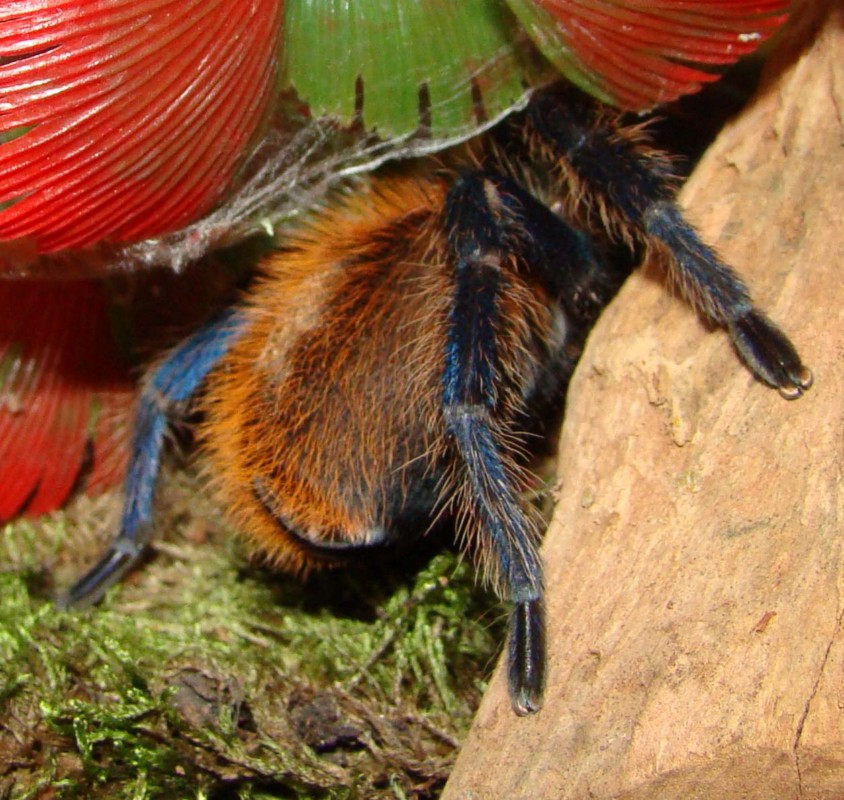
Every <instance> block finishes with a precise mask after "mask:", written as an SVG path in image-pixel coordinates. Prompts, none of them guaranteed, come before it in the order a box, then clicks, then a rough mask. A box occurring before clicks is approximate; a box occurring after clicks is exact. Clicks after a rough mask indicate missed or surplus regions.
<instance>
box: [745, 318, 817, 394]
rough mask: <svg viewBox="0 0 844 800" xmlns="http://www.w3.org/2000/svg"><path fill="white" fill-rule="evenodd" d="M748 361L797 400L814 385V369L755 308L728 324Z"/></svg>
mask: <svg viewBox="0 0 844 800" xmlns="http://www.w3.org/2000/svg"><path fill="white" fill-rule="evenodd" d="M729 330H730V335H731V336H732V338H733V342H734V343H735V346H736V349H737V350H738V352H739V354H740V355H741V357H742V358H743V359H744V361H745V363H746V364H747V365H748V366H749V367H750V369H751V370H752V371H753V373H754V374H755V375H756V376H757V377H758V378H759V379H760V380H763V381H764V382H765V383H767V384H769V385H771V386H774V387H775V388H777V389H778V390H779V393H780V394H781V395H782V396H783V397H784V398H785V399H786V400H796V399H797V398H798V397H800V396H802V394H803V392H805V391H806V390H807V389H809V388H810V387H811V385H812V372H811V370H810V369H809V368H808V367H806V366H804V365H803V362H802V361H801V360H800V356H799V355H798V353H797V350H796V349H795V347H794V345H793V344H792V343H791V342H790V341H789V339H788V337H787V336H786V335H785V334H784V333H783V332H782V331H781V330H780V329H779V328H778V327H777V326H776V325H774V323H773V322H771V321H770V320H769V319H767V318H766V317H765V315H764V314H762V312H761V311H757V310H756V309H752V310H750V311H748V312H747V313H746V314H743V315H742V316H740V317H739V318H738V319H736V320H735V321H733V322H731V323H730V325H729Z"/></svg>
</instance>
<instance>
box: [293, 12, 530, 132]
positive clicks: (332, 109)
mask: <svg viewBox="0 0 844 800" xmlns="http://www.w3.org/2000/svg"><path fill="white" fill-rule="evenodd" d="M517 30H518V26H517V23H516V22H515V20H514V18H513V17H512V15H511V14H510V12H509V10H508V9H507V8H506V6H505V5H504V3H502V2H499V1H498V0H460V1H459V2H442V1H441V0H418V2H411V3H409V2H407V0H355V2H349V0H288V2H287V4H286V8H285V32H284V50H283V53H282V64H283V67H282V74H283V80H284V82H285V84H287V85H289V86H291V87H292V88H293V89H295V91H296V92H297V93H298V95H299V97H301V98H302V99H303V100H305V101H306V102H307V103H308V104H309V105H310V108H311V111H312V113H313V114H314V115H315V116H324V115H330V116H334V117H338V118H339V119H340V120H341V121H342V122H344V123H346V124H350V123H352V122H355V121H361V122H362V123H363V125H364V126H365V127H366V128H367V129H372V130H374V131H375V132H376V133H377V134H378V135H379V136H380V137H381V138H382V139H394V138H401V137H404V136H407V135H409V134H413V133H420V134H422V135H430V136H431V137H432V138H433V139H440V138H447V139H456V138H460V137H461V136H465V135H466V133H467V132H468V131H471V130H473V129H476V128H478V127H479V126H480V125H482V124H483V123H484V122H486V121H488V120H493V119H495V118H496V117H498V116H500V115H501V114H502V113H504V112H505V111H506V110H508V109H509V108H512V107H513V106H514V105H515V104H516V103H518V102H519V100H520V99H521V98H522V97H523V96H524V93H525V85H526V82H527V80H528V78H529V75H530V72H531V67H530V65H529V59H528V58H526V57H525V55H524V53H523V52H522V51H521V49H520V47H519V45H517V44H516V43H515V39H516V37H515V36H514V32H515V31H517Z"/></svg>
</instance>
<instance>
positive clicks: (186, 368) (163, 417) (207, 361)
mask: <svg viewBox="0 0 844 800" xmlns="http://www.w3.org/2000/svg"><path fill="white" fill-rule="evenodd" d="M241 332H242V325H241V321H240V320H239V318H238V316H237V315H236V314H235V313H234V312H231V311H227V312H225V313H223V314H221V315H220V316H218V317H217V318H216V319H215V320H213V321H212V322H210V323H208V324H207V325H206V326H204V327H203V328H201V329H200V330H199V331H197V332H196V333H195V334H194V335H193V336H191V337H190V338H189V339H187V340H186V341H185V342H183V343H182V344H181V345H179V346H178V347H176V348H175V349H174V350H173V351H172V352H171V353H170V354H169V355H168V356H167V357H166V358H165V360H164V361H162V362H161V363H160V364H159V365H158V367H156V368H155V369H154V370H153V371H152V372H151V373H150V375H149V376H148V378H147V381H146V384H145V386H144V388H143V391H142V393H141V396H140V399H139V401H138V408H137V416H136V419H135V431H134V435H133V437H132V451H131V457H130V461H129V470H128V473H127V476H126V488H125V498H124V502H123V512H122V516H121V520H120V529H119V531H118V533H117V536H116V537H115V539H114V541H113V542H112V543H111V545H110V547H109V549H108V550H107V551H106V552H105V554H104V555H103V556H102V557H101V558H100V560H99V561H98V562H97V563H96V564H95V565H94V566H93V567H92V568H91V569H90V570H89V571H88V572H87V573H86V574H85V575H84V576H83V577H82V578H80V579H79V580H78V581H76V583H74V584H73V586H71V588H70V589H69V590H68V591H67V592H66V593H65V594H64V595H62V596H61V597H59V598H58V601H57V602H58V605H59V606H60V607H62V608H69V607H71V606H86V605H91V604H93V603H96V602H97V601H99V600H100V599H101V598H102V597H103V595H104V594H105V592H106V591H107V590H108V589H109V588H110V587H111V586H113V585H114V584H115V583H117V582H118V581H119V580H120V579H121V578H122V577H123V576H124V575H125V574H126V573H127V572H128V571H129V570H130V569H131V568H132V567H133V566H134V565H135V564H136V563H137V562H138V560H139V559H140V558H141V556H142V555H143V552H144V550H145V548H146V547H147V545H148V544H149V541H150V537H151V535H152V508H153V495H154V492H155V484H156V480H157V478H158V473H159V470H160V466H161V452H162V449H163V447H164V443H165V438H166V432H167V427H168V424H169V421H170V417H171V416H172V415H173V414H174V413H176V412H178V411H179V410H180V409H182V408H183V407H184V406H185V405H186V404H187V403H188V402H189V401H190V399H191V397H192V396H193V394H194V393H195V392H196V390H197V389H198V388H199V386H200V384H201V383H202V382H203V380H204V379H205V377H206V376H207V375H208V373H209V372H210V371H211V369H213V368H214V366H215V365H216V364H217V362H218V361H219V360H220V358H221V357H222V356H223V355H224V354H225V352H226V351H227V350H228V348H229V347H230V346H231V344H232V343H233V342H234V341H235V340H236V339H237V337H238V336H239V335H240V333H241Z"/></svg>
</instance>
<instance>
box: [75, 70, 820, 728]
mask: <svg viewBox="0 0 844 800" xmlns="http://www.w3.org/2000/svg"><path fill="white" fill-rule="evenodd" d="M430 165H431V161H430V160H428V161H427V162H424V169H417V170H415V171H414V170H413V169H412V168H408V169H405V170H404V171H402V172H400V173H398V174H395V171H394V173H393V174H391V175H387V176H385V177H381V178H376V179H374V180H373V181H372V183H371V184H370V185H369V186H368V188H366V189H364V190H362V191H360V192H356V193H351V194H349V195H347V196H346V197H345V199H341V200H340V201H339V202H337V203H335V204H334V205H331V206H329V207H328V208H326V209H324V210H322V211H320V212H319V213H318V214H316V215H315V216H314V217H313V218H312V220H311V221H310V222H309V223H308V224H307V225H306V226H305V227H304V228H303V229H302V230H300V231H299V232H298V233H295V234H294V235H292V236H291V237H290V238H289V240H287V241H286V242H285V243H284V245H283V247H282V249H280V250H278V251H277V252H276V253H275V254H274V255H272V256H271V257H269V258H268V259H267V260H266V262H265V263H264V265H263V270H262V274H261V276H260V277H259V279H258V280H257V281H256V283H255V285H254V287H253V288H252V289H251V290H250V291H249V292H248V293H247V294H246V296H245V297H244V298H243V300H242V302H240V303H239V304H238V305H237V307H235V308H233V309H231V310H229V311H227V312H225V313H224V314H223V315H222V316H220V317H218V318H217V319H216V320H214V321H213V322H211V323H210V324H208V325H207V326H206V327H205V328H203V329H202V330H200V331H199V332H197V333H196V334H194V335H193V336H191V337H190V338H189V339H188V340H187V341H185V342H184V343H183V344H181V345H180V346H178V347H176V348H175V349H174V350H173V351H172V352H171V353H170V354H169V356H168V357H166V358H165V359H164V360H163V361H162V362H161V363H159V364H158V366H156V367H155V368H154V369H153V370H152V371H151V373H150V374H149V376H148V378H147V380H146V383H145V389H144V391H143V395H142V399H141V402H140V406H139V409H138V417H137V422H136V429H135V435H134V445H133V457H132V461H131V465H130V471H129V476H128V481H127V486H126V500H125V507H124V511H123V516H122V522H121V527H120V532H119V534H118V536H117V538H116V540H115V541H114V543H113V544H112V546H111V548H110V549H109V551H108V552H107V553H106V554H105V556H104V557H103V558H102V560H101V561H100V562H99V563H98V564H97V565H96V566H95V567H94V568H93V569H92V570H91V571H90V572H89V573H88V574H87V575H86V576H85V577H84V578H82V579H81V580H80V581H79V582H78V583H77V584H76V585H75V586H74V587H73V588H72V589H71V590H70V592H69V593H68V595H67V596H66V597H65V598H64V603H65V604H75V603H80V602H91V601H94V600H96V599H97V598H99V597H100V596H101V595H102V594H103V592H104V591H105V589H106V588H107V587H108V586H110V585H111V584H112V583H114V582H115V581H116V580H118V579H119V577H120V576H121V575H122V574H123V573H124V572H125V571H126V570H127V569H129V568H130V567H131V566H132V565H133V564H134V563H135V562H136V560H137V559H138V557H139V555H140V554H141V552H142V551H143V550H144V548H145V547H146V545H147V543H148V541H149V538H150V535H151V534H150V531H151V521H152V509H153V489H154V484H155V481H156V477H157V474H158V471H159V460H160V454H161V450H162V446H163V442H164V439H165V431H166V428H167V424H168V416H169V415H170V414H171V413H173V412H174V411H178V410H179V409H181V408H183V407H184V406H185V405H186V404H187V403H188V401H190V400H191V399H192V398H193V396H194V395H195V394H196V395H198V397H197V399H196V403H197V404H198V406H199V408H200V409H201V411H202V412H203V415H204V422H202V423H201V440H202V442H203V443H204V446H205V448H206V450H207V454H208V461H209V465H210V471H211V474H212V475H213V476H214V483H215V484H216V486H217V488H218V490H219V493H220V495H221V497H222V499H223V502H224V503H225V504H226V505H227V506H228V507H229V508H230V509H231V511H232V512H233V514H234V516H235V518H236V519H237V521H238V522H239V524H240V526H241V527H242V528H243V530H244V531H245V532H246V533H247V535H249V536H251V537H252V539H253V540H254V541H255V542H256V543H257V545H258V546H259V547H260V548H261V549H262V550H264V551H266V552H267V553H268V554H269V555H270V556H271V558H272V559H273V560H274V562H275V563H276V564H277V565H278V566H279V567H281V568H282V569H286V570H291V571H294V572H302V571H306V570H309V569H312V568H316V567H320V566H323V565H327V564H333V563H336V562H339V561H342V560H345V559H346V558H347V557H348V556H350V555H351V554H353V553H358V552H361V551H364V552H365V551H368V550H371V549H372V548H375V547H380V546H382V545H384V544H387V543H389V542H392V541H395V540H397V539H400V538H403V537H406V536H408V535H410V534H413V533H420V532H424V531H425V530H426V529H427V528H428V527H429V526H430V525H431V522H432V520H434V519H436V518H438V517H442V516H448V517H451V518H453V519H454V521H455V524H456V528H457V530H458V532H459V534H460V535H461V536H462V537H463V539H464V541H465V542H466V543H467V545H468V546H470V548H471V549H472V551H473V552H474V554H475V555H476V558H477V561H478V563H479V565H480V567H481V568H482V569H483V570H484V572H485V573H487V574H488V575H489V576H490V577H491V580H492V581H493V584H494V586H495V588H496V589H497V591H498V593H499V595H500V596H501V597H502V598H503V599H504V600H506V601H508V602H509V603H510V604H511V605H512V612H511V619H510V629H509V643H508V653H509V656H508V658H509V689H510V695H511V700H512V705H513V708H514V710H515V711H516V713H518V714H525V713H529V712H533V711H536V710H537V709H538V708H539V707H540V705H541V702H542V692H543V684H544V669H545V667H544V663H545V654H544V624H545V623H544V617H543V581H542V567H541V562H540V558H539V556H538V553H537V542H538V539H539V534H540V530H539V524H538V523H537V521H536V520H535V519H534V518H533V516H532V514H531V512H530V511H528V510H527V509H526V508H525V506H524V505H523V503H522V502H520V490H521V489H522V488H523V486H524V483H525V480H526V473H525V455H524V453H525V450H526V447H527V444H528V438H529V431H530V430H531V428H532V424H533V423H532V421H533V420H534V419H535V418H536V417H537V415H540V414H543V413H545V410H546V409H547V408H548V406H549V403H551V402H553V401H557V402H559V401H561V399H562V396H563V393H564V389H565V386H566V383H567V381H568V379H569V377H570V375H571V373H572V371H573V369H574V365H575V363H576V360H577V357H578V355H579V353H580V351H581V349H582V346H583V343H584V341H585V338H586V335H587V334H588V332H589V330H590V329H591V327H592V325H593V324H594V322H595V320H596V319H597V317H598V315H599V314H600V312H601V311H602V309H603V308H604V307H605V306H606V304H607V303H608V302H609V301H610V300H611V298H612V297H613V296H614V294H615V292H616V290H617V289H618V287H619V286H620V284H621V283H622V281H623V280H624V278H625V277H626V274H627V273H628V272H629V269H630V267H629V266H628V265H629V264H632V263H633V260H632V258H628V259H626V260H624V259H622V261H621V262H619V260H618V259H617V258H614V257H612V255H613V250H614V249H617V246H618V244H619V243H622V244H623V245H625V246H626V247H627V248H628V249H630V250H631V251H632V250H634V249H639V248H640V247H641V246H645V247H647V248H648V249H650V250H652V251H659V253H660V254H661V256H662V260H663V261H664V263H665V264H666V265H667V271H668V273H669V276H670V277H671V278H672V279H673V280H674V281H675V282H676V283H677V285H678V286H679V287H680V289H681V291H682V293H683V295H684V296H685V297H686V298H687V299H688V300H689V301H690V302H691V303H693V304H694V305H695V306H696V307H697V308H698V309H699V310H700V311H701V312H702V313H703V314H704V315H705V316H706V317H707V318H708V319H709V320H711V321H712V322H714V323H716V324H718V325H720V326H723V327H725V328H726V329H727V330H728V332H729V334H730V336H731V338H732V341H733V344H734V345H735V347H736V349H737V351H738V353H739V355H740V356H741V358H742V359H743V361H744V362H745V363H746V365H747V366H748V367H749V369H750V370H751V371H752V372H753V373H754V375H756V376H757V378H759V379H760V380H761V381H763V382H764V383H767V384H769V385H771V386H774V387H776V388H778V389H779V391H780V393H781V394H782V395H783V396H784V397H786V398H795V397H798V396H799V395H800V394H801V393H802V392H803V391H804V390H805V389H807V388H808V387H809V386H810V385H811V380H812V379H811V373H810V372H809V370H808V369H807V368H806V367H804V366H803V364H802V363H801V361H800V357H799V356H798V354H797V352H796V350H795V349H794V347H793V346H792V345H791V343H790V342H789V340H788V339H787V338H786V336H785V335H784V334H783V333H782V332H781V331H780V330H779V328H777V327H776V326H775V325H774V324H773V323H771V322H770V321H769V320H768V319H767V318H766V317H765V316H764V314H763V313H762V312H761V311H759V310H758V309H757V308H755V307H754V306H753V304H752V303H751V300H750V297H749V294H748V291H747V289H746V288H745V285H744V284H743V283H742V281H741V279H740V278H739V277H738V276H737V275H736V274H735V273H734V272H733V271H732V270H731V269H730V268H729V267H728V266H726V265H725V264H723V263H722V262H721V261H720V260H719V259H718V258H717V256H716V255H715V254H714V253H713V252H712V250H711V249H710V248H709V247H707V246H706V245H705V244H703V243H702V242H701V241H700V239H699V238H698V236H697V235H696V233H695V232H694V231H693V230H692V228H691V227H690V226H689V225H688V224H687V223H686V222H685V221H684V220H683V217H682V216H681V214H680V212H679V210H678V209H677V206H676V205H675V202H674V190H675V187H674V180H673V178H672V174H671V163H670V160H669V159H668V158H667V157H665V156H664V155H662V154H660V153H659V152H656V151H655V150H654V149H653V148H652V146H651V145H650V144H649V140H648V137H647V134H646V133H645V131H644V130H643V128H642V127H641V126H632V127H625V126H624V124H623V123H622V121H621V120H620V118H619V116H618V115H616V114H613V113H610V112H608V111H606V110H603V109H602V108H601V107H599V106H596V104H595V103H594V102H592V101H588V100H586V99H585V98H584V97H583V96H581V95H580V94H579V93H577V92H576V91H574V90H572V89H570V88H564V87H562V86H554V87H551V88H548V89H545V90H542V91H539V92H537V93H536V94H535V96H534V97H533V99H532V100H531V102H530V103H529V105H528V107H527V109H526V110H525V111H524V112H523V113H521V114H519V115H517V116H515V117H513V118H511V119H510V120H509V121H507V122H505V123H504V124H502V125H501V126H499V127H498V128H497V129H496V130H495V131H493V132H492V133H491V134H488V135H487V136H485V137H483V138H481V139H479V140H477V141H474V142H472V143H470V144H469V145H468V146H464V147H462V148H460V149H459V150H458V151H455V152H452V153H449V154H447V155H446V156H443V157H442V158H441V159H439V160H438V162H437V168H436V169H431V166H430ZM619 263H620V264H621V266H619ZM200 387H203V391H202V392H199V391H198V390H199V389H200Z"/></svg>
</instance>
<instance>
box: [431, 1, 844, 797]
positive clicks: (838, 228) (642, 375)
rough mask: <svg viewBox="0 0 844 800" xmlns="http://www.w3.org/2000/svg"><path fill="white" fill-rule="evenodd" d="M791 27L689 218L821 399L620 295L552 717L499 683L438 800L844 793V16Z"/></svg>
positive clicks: (665, 295)
mask: <svg viewBox="0 0 844 800" xmlns="http://www.w3.org/2000/svg"><path fill="white" fill-rule="evenodd" d="M795 16H796V19H795V20H794V22H795V23H796V24H792V26H791V28H790V30H789V32H788V34H787V36H786V38H785V39H784V40H783V42H782V44H781V46H780V48H779V50H778V51H777V54H776V55H775V56H774V59H773V60H772V62H771V64H770V65H769V69H768V73H767V75H768V77H767V79H766V81H765V83H764V85H763V87H762V89H761V91H760V93H759V95H758V96H757V98H756V100H755V101H754V102H753V103H752V104H751V106H750V107H749V108H748V109H746V111H745V112H744V113H743V114H742V115H741V116H740V118H738V119H737V120H735V121H734V122H733V123H731V124H730V125H729V126H728V127H727V128H726V129H725V130H724V131H723V133H722V135H721V136H720V137H719V139H718V141H717V142H716V143H715V145H714V146H713V147H712V148H711V150H710V151H709V152H708V153H707V155H706V157H705V158H704V160H703V161H702V162H701V164H700V166H699V168H698V169H697V170H696V172H695V175H694V176H693V178H692V179H691V181H690V182H689V183H688V185H687V186H686V188H685V189H684V192H683V195H682V205H683V206H684V208H686V210H687V213H688V215H689V217H690V218H691V219H692V220H693V221H694V222H695V223H696V225H697V226H698V228H699V230H700V231H701V233H702V235H703V236H704V238H705V239H706V240H707V241H709V242H712V243H714V244H715V245H716V246H717V247H718V249H719V251H720V252H721V254H722V255H723V256H724V257H725V259H726V260H727V261H728V262H729V263H731V264H733V265H735V266H736V267H737V268H738V269H739V270H740V271H741V272H742V273H743V274H744V275H745V276H746V278H747V280H748V283H749V285H750V287H751V289H752V291H753V294H754V297H755V299H756V301H757V302H758V303H759V305H761V306H762V307H763V308H765V309H767V311H768V312H769V314H770V316H771V317H772V318H773V319H774V320H776V321H778V322H779V323H780V324H781V325H782V326H783V327H784V328H785V329H786V330H787V331H788V332H789V334H790V335H791V337H792V339H793V341H794V342H795V343H796V344H797V346H798V348H799V350H800V351H801V354H802V356H803V358H804V360H805V362H806V363H807V364H808V365H809V366H810V367H811V368H812V369H813V371H814V375H815V386H814V387H813V388H812V390H811V391H810V392H809V393H808V394H807V395H806V396H805V397H804V398H802V399H800V400H798V401H796V402H793V403H789V402H786V401H785V400H783V399H782V398H781V397H780V396H779V395H778V394H777V393H776V392H775V391H772V390H770V389H768V388H766V387H765V386H763V385H762V384H760V383H758V382H755V381H754V380H753V379H752V378H751V377H750V375H749V373H748V372H747V371H746V370H745V369H743V368H742V367H741V366H740V364H739V362H738V360H737V357H736V355H735V353H734V352H733V350H732V348H731V347H730V344H729V341H728V338H727V336H726V334H724V333H723V332H722V331H712V330H707V329H706V327H705V326H704V325H703V324H702V323H701V322H700V320H699V318H698V317H697V316H696V315H695V314H694V313H693V312H692V311H691V310H689V309H688V308H687V307H686V306H685V305H684V304H683V303H682V302H681V301H680V300H679V299H678V298H676V297H672V296H671V295H670V293H669V292H667V291H666V290H665V287H664V284H663V283H662V282H661V281H660V279H659V278H658V277H655V275H654V274H652V273H648V272H647V271H645V272H643V273H641V274H638V275H636V276H634V278H633V279H632V280H630V281H629V282H628V284H627V285H626V286H625V288H624V290H623V291H622V293H621V295H620V296H619V298H618V300H617V301H616V302H615V303H614V304H613V305H612V307H611V308H610V309H609V310H608V312H607V313H606V314H605V316H604V317H603V319H602V320H601V323H600V325H599V327H598V328H597V329H596V331H595V333H594V335H593V337H592V339H591V341H590V344H589V346H588V348H587V352H586V353H585V355H584V357H583V361H582V363H581V366H580V368H579V371H578V373H577V375H576V377H575V380H574V383H573V385H572V388H571V393H570V401H569V402H570V405H569V409H568V413H567V419H566V424H565V430H564V434H563V439H562V443H561V460H560V472H561V484H562V486H561V491H560V499H559V504H558V507H557V510H556V514H555V518H554V522H553V523H552V525H551V529H550V531H549V534H548V537H547V540H546V543H545V547H544V557H545V563H546V582H547V588H548V606H549V608H548V619H549V624H548V627H549V649H550V663H549V682H548V688H547V694H546V701H545V708H544V709H543V710H542V711H541V712H540V713H539V714H537V715H535V716H533V717H529V718H521V719H520V718H516V717H515V716H514V715H513V713H512V712H511V711H510V706H509V702H508V699H507V696H506V689H505V685H504V683H505V682H504V679H503V675H502V673H501V670H500V669H499V671H498V673H497V674H496V676H495V678H494V679H493V681H492V685H491V687H490V690H489V692H488V693H487V696H486V697H485V699H484V702H483V705H482V707H481V709H480V711H479V713H478V716H477V719H476V722H475V726H474V728H473V730H472V733H471V734H470V736H469V738H468V741H467V742H466V744H465V746H464V749H463V752H462V753H461V756H460V758H459V760H458V763H457V766H456V767H455V770H454V772H453V774H452V777H451V780H450V782H449V784H448V787H447V788H446V791H445V794H444V797H445V798H446V799H447V800H454V799H455V798H460V800H464V799H466V798H471V799H472V800H481V798H484V799H485V798H531V800H536V798H555V800H559V799H562V798H630V799H631V800H632V798H643V799H644V798H660V800H665V799H667V798H677V799H678V800H679V798H684V799H685V798H713V799H714V798H717V800H729V799H730V798H760V799H761V798H764V799H765V800H767V799H768V798H841V797H844V636H842V615H843V614H844V596H843V595H842V591H843V590H844V563H842V555H844V553H842V533H844V531H842V521H844V489H843V488H842V459H841V454H842V452H844V370H842V367H844V281H842V276H841V270H842V268H844V225H843V224H842V217H844V211H843V209H844V2H841V1H840V0H834V1H833V2H829V0H819V1H818V2H816V3H814V4H813V5H811V6H807V7H806V8H804V9H803V10H802V11H800V12H799V13H798V14H796V15H795Z"/></svg>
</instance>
